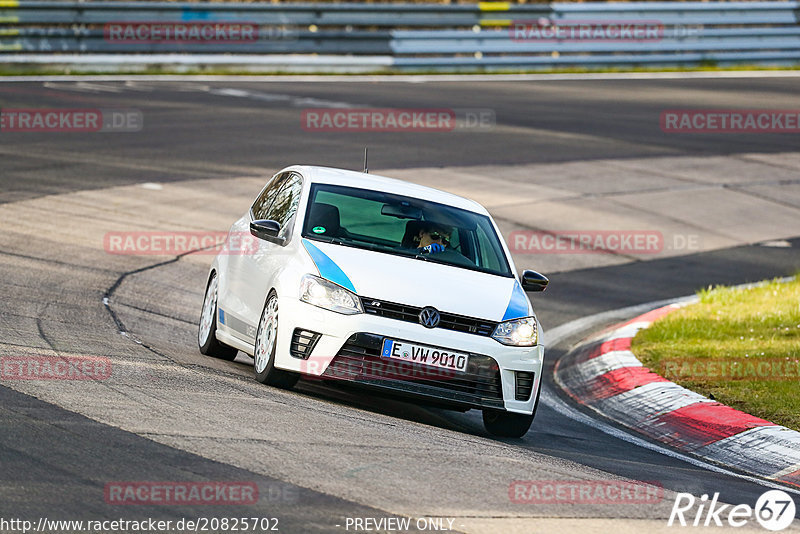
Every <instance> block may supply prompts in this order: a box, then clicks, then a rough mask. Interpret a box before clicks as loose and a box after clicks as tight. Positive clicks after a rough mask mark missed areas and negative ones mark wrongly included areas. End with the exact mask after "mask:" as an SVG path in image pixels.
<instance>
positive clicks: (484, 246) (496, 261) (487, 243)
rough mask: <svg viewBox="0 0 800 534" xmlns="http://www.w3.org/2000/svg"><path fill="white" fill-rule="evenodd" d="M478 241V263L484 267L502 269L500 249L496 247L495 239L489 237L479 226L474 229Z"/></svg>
mask: <svg viewBox="0 0 800 534" xmlns="http://www.w3.org/2000/svg"><path fill="white" fill-rule="evenodd" d="M475 237H476V238H477V241H478V251H477V252H478V265H479V266H481V267H483V268H484V269H492V270H496V271H499V270H502V269H503V265H502V263H503V262H502V261H501V260H500V255H501V254H502V251H501V250H500V249H499V248H498V247H497V243H496V240H495V239H490V238H489V236H488V235H486V231H485V230H484V229H483V228H481V227H480V226H478V227H477V229H476V231H475Z"/></svg>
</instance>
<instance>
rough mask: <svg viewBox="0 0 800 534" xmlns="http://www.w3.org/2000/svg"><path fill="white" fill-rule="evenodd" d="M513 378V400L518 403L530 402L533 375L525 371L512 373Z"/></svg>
mask: <svg viewBox="0 0 800 534" xmlns="http://www.w3.org/2000/svg"><path fill="white" fill-rule="evenodd" d="M514 377H515V388H514V398H515V399H516V400H518V401H527V400H530V398H531V391H533V377H534V374H533V373H529V372H527V371H514Z"/></svg>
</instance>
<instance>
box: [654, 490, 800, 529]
mask: <svg viewBox="0 0 800 534" xmlns="http://www.w3.org/2000/svg"><path fill="white" fill-rule="evenodd" d="M718 501H719V493H715V494H714V495H713V497H712V498H711V500H710V501H709V499H708V495H701V496H700V498H699V499H698V498H696V497H695V496H694V495H692V494H691V493H678V494H677V495H676V496H675V504H673V506H672V512H670V514H669V520H668V521H667V526H670V527H671V526H673V525H674V526H678V525H679V526H681V527H686V526H692V527H710V526H717V527H726V526H730V527H743V526H745V525H746V524H747V523H748V522H749V521H752V520H753V519H755V520H756V521H757V522H758V523H759V524H760V525H761V526H762V527H764V528H765V529H767V530H772V531H778V530H783V529H785V528H787V527H788V526H789V525H791V524H792V521H794V515H795V504H794V501H793V500H792V498H791V497H790V496H789V494H788V493H786V492H785V491H781V490H770V491H767V492H766V493H764V494H763V495H761V496H760V497H759V498H758V500H757V501H756V505H755V506H754V507H751V506H750V505H749V504H737V505H736V506H732V505H730V504H719V502H718ZM695 506H696V510H695ZM676 523H677V525H676Z"/></svg>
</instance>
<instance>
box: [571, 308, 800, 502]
mask: <svg viewBox="0 0 800 534" xmlns="http://www.w3.org/2000/svg"><path fill="white" fill-rule="evenodd" d="M679 307H680V304H670V305H668V306H664V307H662V308H657V309H655V310H653V311H650V312H648V313H645V314H644V315H640V316H638V317H635V318H634V319H631V320H630V321H627V322H625V323H621V324H618V325H616V326H614V327H612V328H610V329H608V330H606V331H605V332H603V333H602V334H600V335H599V336H595V337H593V338H590V339H589V340H588V341H586V342H584V343H582V344H581V345H579V346H578V347H577V348H575V349H573V350H572V351H570V352H569V353H568V354H566V355H565V356H564V357H563V358H561V359H560V360H559V361H558V362H557V363H556V367H555V380H556V383H557V384H558V385H559V386H560V387H561V389H563V390H564V391H565V392H566V393H567V394H568V395H569V396H570V397H572V398H573V399H574V400H575V401H576V402H578V403H579V404H582V405H584V406H586V407H588V408H590V409H592V410H594V411H596V412H598V413H600V414H601V415H603V416H605V417H607V418H609V419H611V420H613V421H616V422H617V423H619V424H622V425H623V426H626V427H628V428H631V429H633V430H635V431H636V432H638V433H640V434H644V435H645V436H647V437H649V438H651V439H654V440H656V441H659V442H661V443H665V444H667V445H670V446H672V447H674V448H676V449H678V450H680V451H683V452H687V453H691V454H693V455H696V456H699V457H701V458H703V459H705V460H707V461H711V462H713V463H716V464H722V465H725V466H729V467H733V468H735V469H738V470H740V471H744V472H746V473H750V474H753V475H757V476H760V477H763V478H766V479H769V480H774V481H776V482H782V483H784V484H789V485H792V486H796V487H800V432H796V431H794V430H790V429H788V428H786V427H783V426H779V425H776V424H774V423H771V422H769V421H766V420H764V419H760V418H758V417H754V416H752V415H749V414H746V413H744V412H740V411H739V410H735V409H733V408H731V407H729V406H725V405H724V404H720V403H719V402H716V401H712V400H710V399H707V398H706V397H703V396H702V395H699V394H697V393H695V392H693V391H689V390H688V389H686V388H683V387H681V386H678V385H677V384H674V383H672V382H670V381H668V380H667V379H666V378H664V377H662V376H660V375H658V374H656V373H654V372H652V371H651V370H650V369H648V368H646V367H644V366H642V363H641V362H640V361H639V360H638V359H637V358H636V356H635V355H634V354H633V353H632V352H631V351H630V347H631V340H632V339H633V337H634V336H635V335H636V332H638V331H639V330H641V329H642V328H647V327H648V326H649V325H650V324H652V323H653V321H655V320H657V319H659V318H661V317H663V316H665V315H667V314H668V313H670V312H671V311H673V310H675V309H677V308H679Z"/></svg>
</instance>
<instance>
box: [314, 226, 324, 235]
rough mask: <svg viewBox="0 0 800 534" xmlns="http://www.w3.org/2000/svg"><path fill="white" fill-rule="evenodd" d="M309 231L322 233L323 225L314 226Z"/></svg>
mask: <svg viewBox="0 0 800 534" xmlns="http://www.w3.org/2000/svg"><path fill="white" fill-rule="evenodd" d="M311 231H312V232H314V233H315V234H324V233H325V227H324V226H315V227H314V228H312V229H311Z"/></svg>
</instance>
